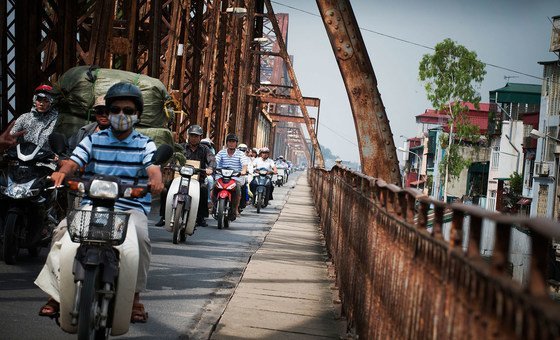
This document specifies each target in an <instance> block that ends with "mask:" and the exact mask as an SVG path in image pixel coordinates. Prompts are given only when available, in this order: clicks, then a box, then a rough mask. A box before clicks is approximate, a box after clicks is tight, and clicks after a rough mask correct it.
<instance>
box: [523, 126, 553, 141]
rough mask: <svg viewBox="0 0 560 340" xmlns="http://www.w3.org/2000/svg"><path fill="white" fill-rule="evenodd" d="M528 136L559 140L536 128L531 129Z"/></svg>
mask: <svg viewBox="0 0 560 340" xmlns="http://www.w3.org/2000/svg"><path fill="white" fill-rule="evenodd" d="M529 137H531V138H533V139H539V138H550V139H552V140H555V141H556V142H560V139H558V138H555V137H552V136H551V135H547V134H545V133H544V132H540V131H539V130H537V129H533V130H531V132H529Z"/></svg>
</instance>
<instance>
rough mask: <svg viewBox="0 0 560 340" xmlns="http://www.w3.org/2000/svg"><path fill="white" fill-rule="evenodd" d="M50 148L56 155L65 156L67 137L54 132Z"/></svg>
mask: <svg viewBox="0 0 560 340" xmlns="http://www.w3.org/2000/svg"><path fill="white" fill-rule="evenodd" d="M49 146H50V147H51V150H52V151H53V152H54V153H56V154H63V153H64V152H65V151H66V137H64V135H63V134H61V133H58V132H53V133H51V135H50V136H49Z"/></svg>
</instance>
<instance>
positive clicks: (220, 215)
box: [216, 198, 227, 229]
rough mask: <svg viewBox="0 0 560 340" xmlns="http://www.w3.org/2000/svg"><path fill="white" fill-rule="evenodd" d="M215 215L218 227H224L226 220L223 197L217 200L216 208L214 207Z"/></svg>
mask: <svg viewBox="0 0 560 340" xmlns="http://www.w3.org/2000/svg"><path fill="white" fill-rule="evenodd" d="M216 217H217V220H218V229H222V227H225V223H226V220H227V216H226V199H225V198H220V199H219V200H218V208H217V209H216ZM226 228H227V227H226Z"/></svg>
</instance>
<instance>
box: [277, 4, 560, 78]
mask: <svg viewBox="0 0 560 340" xmlns="http://www.w3.org/2000/svg"><path fill="white" fill-rule="evenodd" d="M271 2H273V3H275V4H277V5H280V6H284V7H288V8H291V9H293V10H295V11H299V12H302V13H306V14H309V15H312V16H315V17H319V18H320V17H321V16H320V15H319V14H315V13H313V12H309V11H306V10H303V9H301V8H297V7H293V6H290V5H286V4H283V3H280V2H278V1H271ZM549 20H550V18H549ZM550 21H551V22H552V20H550ZM358 27H359V28H360V30H361V31H365V32H370V33H374V34H377V35H380V36H383V37H386V38H389V39H393V40H397V41H400V42H404V43H406V44H410V45H414V46H418V47H422V48H425V49H428V50H432V51H435V48H433V47H431V46H427V45H424V44H420V43H417V42H414V41H411V40H407V39H403V38H399V37H396V36H393V35H390V34H385V33H382V32H378V31H375V30H372V29H369V28H364V27H360V26H358ZM484 64H485V65H488V66H490V67H494V68H497V69H500V70H504V71H508V72H513V73H516V74H519V75H523V76H526V77H530V78H535V79H539V80H544V78H543V77H538V76H535V75H532V74H528V73H525V72H521V71H517V70H514V69H511V68H507V67H503V66H499V65H496V64H492V63H484Z"/></svg>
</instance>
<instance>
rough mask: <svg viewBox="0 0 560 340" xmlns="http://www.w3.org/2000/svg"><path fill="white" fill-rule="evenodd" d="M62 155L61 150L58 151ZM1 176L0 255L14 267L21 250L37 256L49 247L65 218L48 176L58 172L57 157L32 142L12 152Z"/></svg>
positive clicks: (9, 152) (8, 153)
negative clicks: (25, 249) (56, 229)
mask: <svg viewBox="0 0 560 340" xmlns="http://www.w3.org/2000/svg"><path fill="white" fill-rule="evenodd" d="M56 151H59V150H56ZM2 165H3V167H2V174H1V175H0V228H1V233H0V238H1V244H2V246H1V250H2V253H1V255H2V256H3V259H4V262H5V263H6V264H15V263H16V261H17V257H18V254H19V251H20V249H24V248H27V251H28V253H29V254H30V255H31V256H37V255H38V252H39V249H40V247H47V246H48V245H49V243H50V240H51V237H52V231H53V230H54V228H55V227H56V226H57V225H58V222H59V219H60V217H62V215H63V208H62V207H61V206H60V204H58V200H57V194H58V192H57V190H56V188H54V187H50V181H49V179H48V176H49V175H50V174H51V173H53V172H54V171H55V170H56V167H57V162H56V160H55V153H54V152H53V151H51V150H48V149H46V148H41V146H38V145H35V144H33V143H30V142H23V143H20V144H18V145H16V146H14V147H12V148H10V149H9V150H8V151H7V152H6V154H5V155H4V157H3V160H2Z"/></svg>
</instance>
